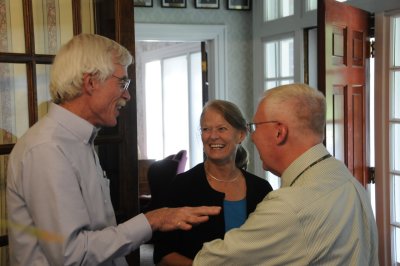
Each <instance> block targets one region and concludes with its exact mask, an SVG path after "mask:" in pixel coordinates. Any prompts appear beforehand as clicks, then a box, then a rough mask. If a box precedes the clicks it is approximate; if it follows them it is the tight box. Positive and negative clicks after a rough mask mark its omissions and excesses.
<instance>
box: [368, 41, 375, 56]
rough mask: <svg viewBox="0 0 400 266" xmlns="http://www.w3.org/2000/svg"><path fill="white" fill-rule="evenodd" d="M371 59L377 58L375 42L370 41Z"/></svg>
mask: <svg viewBox="0 0 400 266" xmlns="http://www.w3.org/2000/svg"><path fill="white" fill-rule="evenodd" d="M369 57H370V58H375V41H373V40H371V41H369Z"/></svg>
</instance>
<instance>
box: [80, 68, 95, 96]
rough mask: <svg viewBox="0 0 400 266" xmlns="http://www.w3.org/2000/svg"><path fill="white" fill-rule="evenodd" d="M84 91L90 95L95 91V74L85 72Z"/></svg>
mask: <svg viewBox="0 0 400 266" xmlns="http://www.w3.org/2000/svg"><path fill="white" fill-rule="evenodd" d="M82 83H83V84H82V86H83V92H84V93H86V94H89V95H92V93H93V76H92V75H91V74H88V73H85V74H83V82H82Z"/></svg>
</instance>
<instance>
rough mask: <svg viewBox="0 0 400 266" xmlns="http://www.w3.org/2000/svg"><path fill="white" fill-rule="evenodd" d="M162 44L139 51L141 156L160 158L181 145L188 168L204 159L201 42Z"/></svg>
mask: <svg viewBox="0 0 400 266" xmlns="http://www.w3.org/2000/svg"><path fill="white" fill-rule="evenodd" d="M143 43H145V42H143ZM143 43H142V45H143ZM153 45H154V44H153ZM158 45H162V44H161V43H159V44H158ZM164 45H166V46H165V47H163V48H160V49H157V50H153V51H152V52H146V54H144V55H142V56H143V58H144V59H143V63H142V64H143V69H144V76H143V81H144V83H143V84H144V86H143V88H144V91H145V94H144V96H143V98H142V99H141V96H138V102H140V101H142V100H143V101H144V103H145V107H144V110H145V111H144V113H143V115H141V116H140V117H139V119H138V120H139V127H142V128H138V133H139V134H138V137H139V141H138V143H139V150H140V157H141V158H142V159H156V160H159V159H162V158H165V157H166V156H168V155H170V154H174V153H176V152H178V151H179V150H183V149H184V150H187V151H188V162H189V163H188V164H187V166H186V168H187V169H188V168H189V167H192V166H194V165H196V164H197V163H199V162H201V161H203V157H202V143H201V138H200V131H199V128H200V123H199V119H200V113H201V111H202V107H203V103H202V87H201V53H200V43H179V44H174V45H172V44H168V43H164ZM138 57H139V56H138ZM138 105H139V103H138ZM138 108H139V107H138ZM141 134H142V135H143V138H142V140H141V139H140V138H141V137H140V135H141ZM143 140H144V141H143Z"/></svg>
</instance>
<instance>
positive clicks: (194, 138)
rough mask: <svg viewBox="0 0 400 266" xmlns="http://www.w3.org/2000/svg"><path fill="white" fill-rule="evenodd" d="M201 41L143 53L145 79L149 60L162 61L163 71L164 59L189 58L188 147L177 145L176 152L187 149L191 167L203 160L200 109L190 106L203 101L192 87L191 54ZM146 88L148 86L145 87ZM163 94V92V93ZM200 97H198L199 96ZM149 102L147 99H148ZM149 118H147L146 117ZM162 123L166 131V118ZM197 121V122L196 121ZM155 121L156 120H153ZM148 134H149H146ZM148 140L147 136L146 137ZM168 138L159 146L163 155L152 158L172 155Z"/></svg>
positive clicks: (143, 82)
mask: <svg viewBox="0 0 400 266" xmlns="http://www.w3.org/2000/svg"><path fill="white" fill-rule="evenodd" d="M200 52H201V51H200V43H199V42H189V43H187V42H186V43H181V44H174V45H172V46H167V47H164V48H162V49H157V50H153V51H150V52H143V53H142V55H141V58H142V59H141V64H142V67H141V68H142V69H143V71H144V75H143V76H142V78H143V79H144V78H145V77H146V70H145V69H146V67H145V65H146V64H147V63H149V62H152V61H160V63H161V72H162V73H163V72H164V71H163V61H164V60H168V59H169V58H174V57H181V56H185V57H186V60H187V67H188V73H187V74H188V77H187V81H188V84H187V86H188V99H187V100H188V108H189V110H188V112H189V114H188V121H187V123H188V130H189V131H188V136H189V139H188V143H187V144H188V147H177V148H176V150H175V151H176V152H177V151H178V150H181V149H186V150H188V151H189V153H188V157H189V163H188V166H189V168H191V167H193V166H194V165H196V164H198V163H199V162H201V161H202V145H201V143H200V142H199V141H198V140H199V136H200V135H199V130H198V129H199V122H198V121H199V117H200V111H199V110H197V112H196V113H193V110H192V108H190V106H193V104H191V102H192V101H194V100H196V101H201V98H200V99H193V98H194V95H193V90H192V89H191V87H192V84H191V78H190V77H191V76H190V75H191V74H190V73H191V69H190V67H191V55H192V54H194V53H200ZM162 79H163V74H161V84H164V82H163V80H162ZM142 84H145V81H144V80H143V81H142ZM145 89H146V87H145ZM163 89H164V88H163V86H161V90H163ZM162 95H163V93H162ZM149 97H150V98H151V97H153V96H152V95H149ZM161 98H162V104H161V105H162V106H164V100H165V99H164V97H161ZM197 98H198V97H197ZM146 102H147V101H146ZM146 113H147V112H146ZM146 120H147V118H146ZM162 121H163V122H162V123H160V126H161V128H162V131H164V126H163V125H165V124H166V123H165V121H164V118H163V119H162ZM196 122H197V123H196ZM151 123H154V122H151ZM146 135H147V134H146ZM146 140H147V138H146ZM166 141H167V140H166V139H165V137H163V140H162V143H163V145H162V147H159V148H160V149H161V150H162V155H161V157H157V158H156V157H154V158H153V157H151V158H150V159H157V160H159V159H162V158H164V157H166V156H168V155H170V154H171V153H172V152H173V151H168V150H167V149H166V147H165V143H166Z"/></svg>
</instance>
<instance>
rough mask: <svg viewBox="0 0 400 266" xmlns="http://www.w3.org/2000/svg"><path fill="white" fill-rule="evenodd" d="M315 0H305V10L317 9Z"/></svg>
mask: <svg viewBox="0 0 400 266" xmlns="http://www.w3.org/2000/svg"><path fill="white" fill-rule="evenodd" d="M317 2H318V1H317V0H306V4H305V9H306V11H312V10H317V6H318V4H317Z"/></svg>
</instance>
